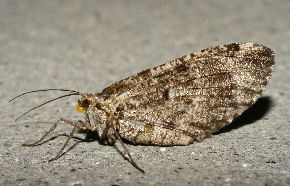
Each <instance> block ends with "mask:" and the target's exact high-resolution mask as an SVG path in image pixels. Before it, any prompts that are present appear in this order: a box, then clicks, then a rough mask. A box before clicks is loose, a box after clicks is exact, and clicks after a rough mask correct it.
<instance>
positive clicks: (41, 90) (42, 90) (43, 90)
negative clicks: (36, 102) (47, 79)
mask: <svg viewBox="0 0 290 186" xmlns="http://www.w3.org/2000/svg"><path fill="white" fill-rule="evenodd" d="M50 90H58V91H63V92H74V93H79V92H78V91H75V90H69V89H60V88H49V89H40V90H33V91H28V92H24V93H22V94H20V95H18V96H16V97H14V98H12V99H10V100H9V102H11V101H13V100H15V99H17V98H19V97H21V96H23V95H25V94H31V93H34V92H46V91H50Z"/></svg>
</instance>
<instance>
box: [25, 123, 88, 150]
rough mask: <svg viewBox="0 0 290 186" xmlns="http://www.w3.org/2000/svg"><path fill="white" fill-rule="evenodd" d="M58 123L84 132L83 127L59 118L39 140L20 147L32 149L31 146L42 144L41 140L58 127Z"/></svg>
mask: <svg viewBox="0 0 290 186" xmlns="http://www.w3.org/2000/svg"><path fill="white" fill-rule="evenodd" d="M60 122H64V123H66V124H70V125H72V126H74V127H76V128H79V129H83V130H85V129H86V128H85V127H83V126H80V125H78V124H77V123H75V122H72V121H69V120H66V119H64V118H61V119H59V120H58V121H57V122H55V124H54V125H53V126H52V127H51V128H50V129H49V131H47V132H46V133H45V134H44V135H43V136H42V137H41V138H40V139H39V140H37V141H36V142H34V143H31V144H22V146H27V147H32V146H36V145H38V144H39V143H40V142H42V141H43V140H44V138H45V137H46V136H47V135H48V134H49V133H51V132H52V131H53V130H54V129H55V128H56V127H57V126H58V124H59V123H60Z"/></svg>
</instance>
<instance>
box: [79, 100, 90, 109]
mask: <svg viewBox="0 0 290 186" xmlns="http://www.w3.org/2000/svg"><path fill="white" fill-rule="evenodd" d="M89 104H90V102H89V100H88V99H84V100H82V102H81V106H82V107H85V108H86V107H89Z"/></svg>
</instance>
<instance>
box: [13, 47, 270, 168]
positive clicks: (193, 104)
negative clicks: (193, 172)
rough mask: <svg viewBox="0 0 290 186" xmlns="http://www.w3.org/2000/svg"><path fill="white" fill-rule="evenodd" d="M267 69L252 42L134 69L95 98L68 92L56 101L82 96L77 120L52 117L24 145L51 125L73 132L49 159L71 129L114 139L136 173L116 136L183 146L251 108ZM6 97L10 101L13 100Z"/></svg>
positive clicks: (262, 50)
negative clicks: (53, 120)
mask: <svg viewBox="0 0 290 186" xmlns="http://www.w3.org/2000/svg"><path fill="white" fill-rule="evenodd" d="M273 65H274V53H273V51H272V50H271V49H269V48H267V47H265V46H263V45H260V44H253V43H232V44H227V45H219V46H216V47H213V48H207V49H204V50H201V51H199V52H194V53H191V54H189V55H185V56H183V57H180V58H177V59H174V60H172V61H170V62H167V63H165V64H162V65H160V66H157V67H154V68H150V69H147V70H144V71H142V72H139V73H137V74H135V75H133V76H131V77H128V78H126V79H123V80H121V81H119V82H116V83H115V84H112V85H110V86H108V87H107V88H105V89H104V90H103V91H102V92H100V93H96V94H89V93H81V92H78V91H74V90H67V89H44V90H36V91H30V92H26V93H23V94H21V95H19V96H17V97H15V98H13V99H12V100H14V99H16V98H18V97H20V96H22V95H24V94H29V93H33V92H39V91H52V90H57V91H64V92H68V94H65V95H63V96H60V97H57V98H55V99H52V100H49V101H47V102H45V103H43V104H41V105H38V106H36V107H34V108H32V109H30V110H29V111H27V112H25V113H24V114H22V115H21V116H19V117H18V118H17V119H19V118H20V117H22V116H24V115H25V114H27V113H28V112H30V111H32V110H34V109H36V108H38V107H40V106H43V105H45V104H47V103H49V102H52V101H54V100H56V99H61V98H64V97H68V96H73V95H77V96H80V97H81V98H80V99H79V100H78V104H77V106H76V109H77V111H79V112H84V120H79V121H70V120H68V119H64V118H61V119H59V120H58V121H57V122H56V123H55V124H54V125H53V126H52V127H51V128H50V130H49V131H48V132H46V133H45V134H44V135H43V137H42V138H41V139H39V140H38V141H36V142H34V143H32V144H24V146H35V145H37V144H39V143H40V142H41V141H43V139H44V138H45V137H46V136H47V135H48V134H49V133H51V132H52V131H53V130H54V129H55V128H56V127H57V125H58V124H60V123H65V124H69V125H71V126H72V127H73V129H72V131H71V133H70V135H69V137H68V139H67V141H66V142H65V144H64V145H63V147H62V148H61V150H60V151H59V152H58V154H57V155H56V156H55V157H54V158H53V159H51V160H49V161H52V160H56V159H58V158H59V157H60V155H61V154H62V153H63V151H64V148H65V146H66V145H67V144H68V141H69V140H70V138H71V137H72V136H73V134H74V133H75V131H76V130H77V129H81V130H90V131H96V132H97V133H98V136H99V138H100V140H104V141H106V142H108V143H109V144H114V143H115V142H116V140H118V141H119V142H120V143H121V144H122V146H123V148H124V154H126V155H127V156H128V157H129V161H130V162H131V163H132V165H133V166H135V167H136V168H137V169H138V170H140V171H141V172H143V173H144V171H143V170H142V169H141V168H140V167H138V166H137V164H136V163H135V162H134V161H133V159H132V158H131V155H130V153H129V151H128V150H127V148H126V147H125V145H124V143H123V142H122V139H126V140H128V141H130V142H132V143H134V144H152V145H158V146H173V145H189V144H191V143H193V141H202V140H203V139H204V138H207V137H210V136H211V135H212V133H213V132H216V131H218V130H219V129H221V128H223V127H224V126H226V125H228V124H229V123H231V122H232V121H233V119H235V118H236V117H238V116H239V115H240V114H241V113H242V112H243V111H244V110H246V109H247V108H249V107H250V106H251V105H253V104H254V103H255V101H256V100H257V98H259V97H260V96H261V94H262V93H263V91H264V90H265V88H266V85H267V84H268V82H269V79H270V76H271V72H272V68H273ZM12 100H10V101H12Z"/></svg>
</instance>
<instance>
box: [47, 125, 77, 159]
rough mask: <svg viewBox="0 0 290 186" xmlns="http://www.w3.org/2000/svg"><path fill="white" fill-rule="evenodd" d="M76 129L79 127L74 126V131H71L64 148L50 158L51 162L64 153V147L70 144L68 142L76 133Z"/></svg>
mask: <svg viewBox="0 0 290 186" xmlns="http://www.w3.org/2000/svg"><path fill="white" fill-rule="evenodd" d="M76 129H77V127H74V128H73V129H72V131H71V132H70V134H69V137H68V138H67V140H66V142H65V144H64V145H63V146H62V148H61V149H60V151H59V152H58V153H57V155H56V156H55V157H54V158H52V159H50V160H48V162H51V161H54V160H57V159H58V158H59V157H60V156H61V154H62V153H63V150H64V148H65V147H66V145H67V144H68V142H69V140H70V139H71V137H72V136H73V135H74V133H75V131H76Z"/></svg>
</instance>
